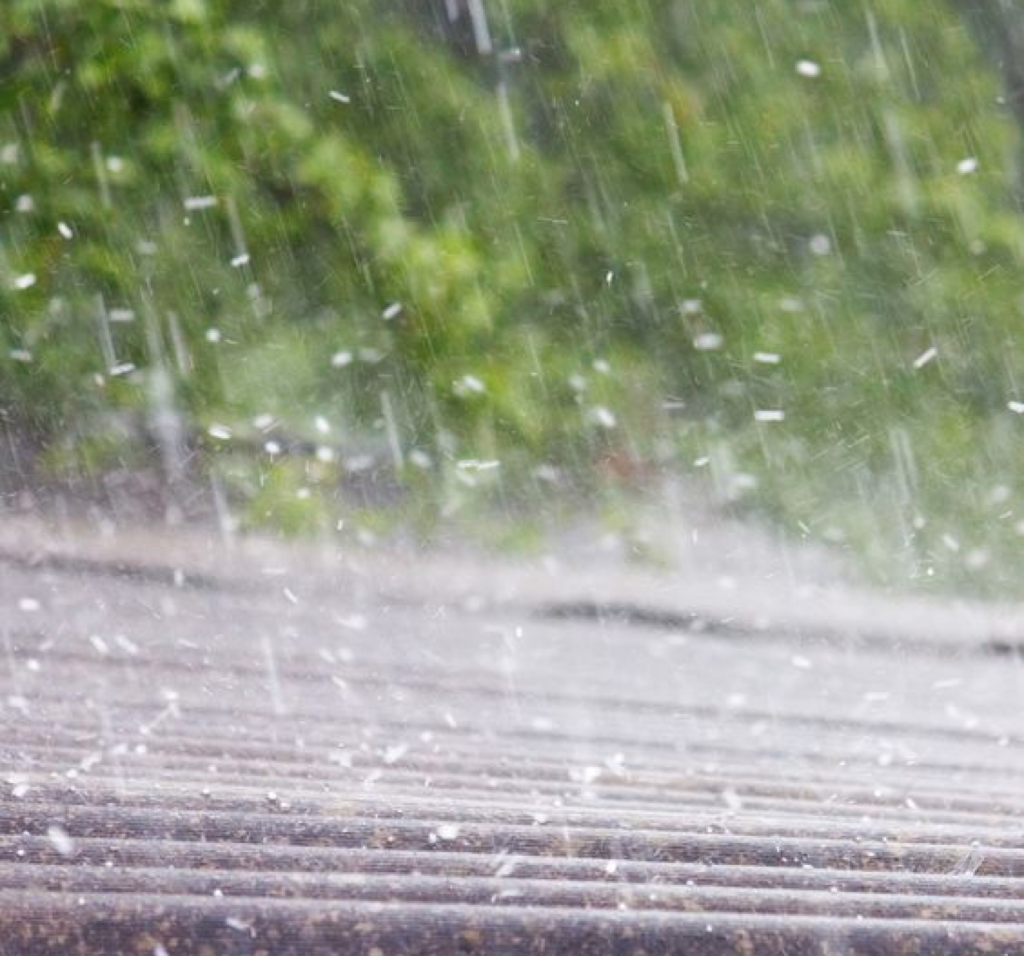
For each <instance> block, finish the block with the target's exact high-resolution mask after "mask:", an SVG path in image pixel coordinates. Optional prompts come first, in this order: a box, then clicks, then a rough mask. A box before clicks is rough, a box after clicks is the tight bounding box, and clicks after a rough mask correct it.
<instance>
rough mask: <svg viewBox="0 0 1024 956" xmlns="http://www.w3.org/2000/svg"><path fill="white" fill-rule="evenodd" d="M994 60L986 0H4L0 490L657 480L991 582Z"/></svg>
mask: <svg viewBox="0 0 1024 956" xmlns="http://www.w3.org/2000/svg"><path fill="white" fill-rule="evenodd" d="M1018 54H1019V55H1018ZM1021 64H1024V5H1021V4H1018V3H1011V2H1002V0H972V2H968V0H962V2H954V0H948V2H942V3H939V2H936V3H921V2H919V0H865V2H860V3H850V2H846V0H805V2H800V0H761V2H753V0H728V2H715V3H711V2H700V0H649V2H644V0H585V2H584V0H558V2H555V0H373V2H368V0H344V2H339V0H330V2H325V0H288V2H277V0H274V2H266V0H264V2H260V0H246V2H241V0H166V2H155V0H88V2H86V0H78V2H76V0H6V2H5V3H4V4H3V5H2V8H0V491H2V493H3V495H4V503H5V507H10V508H18V507H36V506H39V502H40V501H41V500H43V499H44V498H46V496H47V494H50V496H51V498H54V499H55V500H61V501H65V502H66V501H68V500H74V498H75V496H76V495H79V496H80V497H81V498H82V499H83V500H95V499H96V498H97V496H99V497H102V496H103V495H108V496H109V494H110V493H111V489H112V488H115V487H116V486H117V483H118V482H122V484H124V485H125V487H129V488H131V489H134V491H133V494H136V495H137V496H138V494H139V489H142V491H143V492H144V494H148V495H150V496H151V497H152V499H153V501H154V502H156V505H155V508H156V511H157V512H158V513H159V514H160V515H161V516H162V520H175V521H187V520H190V519H191V517H192V516H194V515H196V514H200V513H202V512H203V510H204V508H205V509H211V508H212V511H213V512H214V513H216V515H217V516H218V517H219V519H220V520H221V523H222V524H224V523H225V522H226V521H227V522H229V523H231V524H232V525H233V526H243V527H258V528H262V529H269V530H273V531H280V532H288V533H300V532H326V533H345V534H348V533H362V534H364V536H365V535H368V534H370V533H381V532H382V531H387V530H388V529H389V528H396V527H398V528H403V529H413V532H414V533H415V534H417V535H422V536H426V537H429V536H430V535H432V534H438V533H439V532H441V533H443V530H444V529H446V528H449V527H454V526H456V525H459V526H460V527H483V528H486V529H489V530H488V532H487V533H493V534H495V535H497V536H499V537H501V536H504V538H505V540H508V541H515V540H517V539H518V538H521V537H528V536H529V533H530V529H531V528H533V527H534V526H535V525H536V524H537V523H538V522H540V523H542V524H543V523H544V522H547V521H550V520H554V519H553V518H552V516H558V515H565V514H569V513H572V512H573V511H574V509H576V508H580V507H583V508H586V507H591V506H594V503H595V502H597V503H598V505H597V506H596V507H598V508H600V507H603V505H601V504H600V503H601V502H604V503H605V504H607V502H608V501H614V507H615V508H617V509H618V511H617V513H618V514H619V516H620V519H619V520H622V521H626V522H628V520H629V508H630V505H629V501H630V500H631V496H632V495H639V496H644V495H647V496H648V497H649V496H652V495H653V496H654V497H655V498H656V497H657V495H658V494H660V493H661V492H662V490H663V488H664V483H665V481H666V480H668V479H669V478H671V479H672V480H677V481H682V482H687V483H690V484H692V485H693V486H695V487H700V488H702V489H704V490H705V491H706V492H707V493H708V494H709V495H710V496H711V497H712V498H713V499H714V501H715V502H716V505H717V507H720V508H722V509H726V510H728V511H731V512H733V513H735V514H740V515H756V516H758V518H759V519H761V520H767V521H770V522H772V523H774V524H775V525H776V526H777V527H779V528H781V529H783V531H784V532H785V533H786V534H791V535H793V536H794V537H797V538H800V539H804V540H811V541H814V542H817V543H823V544H825V545H827V546H828V547H831V548H835V549H839V550H841V551H843V552H844V553H846V554H849V555H850V556H852V558H853V559H854V560H856V561H857V562H858V563H859V567H860V568H861V569H862V572H863V573H864V574H865V575H867V576H869V577H871V578H873V579H875V580H878V581H883V582H886V583H894V584H899V585H901V586H902V585H909V586H918V587H925V588H945V589H956V590H965V591H970V592H972V593H978V594H986V595H990V596H992V595H1001V596H1012V595H1016V596H1019V595H1020V593H1021V575H1020V565H1021V563H1022V562H1021V560H1020V557H1021V551H1022V544H1024V510H1022V507H1021V499H1022V488H1021V475H1022V474H1024V414H1022V413H1024V384H1022V378H1024V364H1022V351H1024V346H1022V329H1024V281H1022V269H1021V265H1022V258H1024V229H1022V223H1024V220H1022V213H1021V209H1022V206H1021V199H1022V196H1024V150H1022V145H1021V128H1020V126H1019V124H1021V123H1024V76H1022V74H1021V71H1022V70H1024V66H1022V65H1021ZM211 502H212V504H211ZM226 516H227V517H226Z"/></svg>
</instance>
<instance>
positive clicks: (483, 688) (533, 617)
mask: <svg viewBox="0 0 1024 956" xmlns="http://www.w3.org/2000/svg"><path fill="white" fill-rule="evenodd" d="M178 570H179V571H180V568H179V569H178ZM263 570H264V572H266V573H263V574H262V575H259V574H256V575H249V574H248V572H246V573H240V574H238V575H235V576H234V577H232V578H231V579H230V580H228V579H219V578H217V577H216V576H215V575H214V576H210V575H203V574H199V573H198V572H197V573H194V574H193V573H179V574H175V573H173V569H171V570H169V571H168V573H166V574H164V573H162V572H161V571H160V569H159V567H157V568H156V570H154V569H153V568H150V569H149V570H148V571H147V573H144V574H143V573H129V572H126V571H125V569H124V568H123V567H119V566H118V567H115V566H113V565H105V564H103V563H102V562H98V563H92V564H90V563H89V562H79V563H74V562H68V561H55V560H52V559H47V560H39V561H36V560H30V559H25V560H21V559H18V560H16V559H14V558H12V557H11V556H10V555H8V557H7V558H6V559H4V560H3V561H2V562H0V632H2V635H3V643H4V647H3V654H4V658H3V662H2V663H0V726H2V746H0V780H2V781H3V788H2V791H0V940H2V941H3V942H2V945H0V952H2V953H4V954H5V956H7V954H22V953H24V954H51V953H52V954H58V953H59V954H62V956H67V954H75V953H81V954H101V953H102V954H105V953H139V954H153V956H163V954H177V953H196V952H206V951H209V952H211V953H218V954H235V953H238V954H242V953H254V954H255V953H262V954H280V956H286V954H288V956H290V954H295V956H300V954H301V956H315V954H320V953H324V954H326V953H360V954H368V956H370V954H372V956H383V954H400V953H438V954H442V953H444V954H449V953H479V954H485V953H486V954H526V953H545V954H551V953H565V954H569V953H573V954H588V953H593V954H598V953H607V954H617V953H623V954H625V953H637V954H640V953H672V952H679V951H680V947H681V946H684V945H685V946H688V947H690V949H688V950H687V951H693V952H699V953H701V954H705V956H710V954H715V953H723V954H728V953H767V954H771V953H779V954H782V953H786V954H793V953H833V952H835V953H925V952H967V951H970V952H992V953H1019V952H1024V719H1022V711H1024V708H1022V707H1021V704H1020V702H1021V700H1022V699H1024V660H1022V658H1021V657H1020V656H1018V655H1017V653H1016V647H1015V645H1012V644H1006V643H1005V642H1004V643H1003V644H998V642H985V641H980V642H979V641H973V642H968V643H967V644H965V647H964V649H963V650H962V651H957V650H956V649H955V648H952V649H951V647H950V644H949V641H948V640H944V641H942V642H939V643H937V644H930V643H929V642H928V641H927V640H922V641H919V642H915V641H911V640H907V639H905V638H902V639H899V640H892V641H889V642H888V643H887V641H886V639H885V626H884V621H883V622H879V626H878V628H877V629H876V630H875V631H874V632H872V634H871V635H870V639H868V640H865V639H864V635H863V634H860V635H859V636H858V635H857V634H855V633H853V632H852V631H850V632H849V633H847V632H846V631H844V630H843V629H842V628H838V629H832V630H831V631H829V630H827V629H823V630H821V631H820V632H815V630H814V629H813V628H809V627H802V628H800V629H798V630H794V629H792V628H789V629H784V628H774V629H773V627H772V626H767V627H764V626H762V627H759V628H756V629H752V630H747V629H744V628H743V627H738V626H730V627H724V626H716V622H715V621H713V620H712V621H710V622H708V621H705V620H703V619H701V618H699V617H696V616H694V617H693V618H687V617H685V616H677V617H675V618H671V617H662V618H659V617H658V616H657V615H654V614H652V615H648V617H647V618H644V617H643V616H641V615H636V614H634V615H632V616H631V615H630V614H629V613H627V612H626V611H625V610H624V609H623V607H622V606H621V605H618V604H616V605H609V610H608V613H602V611H601V605H600V604H599V603H598V604H594V603H592V602H591V603H585V604H580V603H579V602H576V603H573V602H568V603H564V604H562V605H558V606H552V605H551V604H550V603H546V604H539V605H538V606H536V607H533V608H531V607H529V606H527V605H526V604H523V603H519V604H515V603H511V604H509V603H506V604H503V603H501V602H488V601H486V600H460V601H454V602H452V601H448V600H444V599H442V598H441V597H440V596H439V598H438V600H437V601H433V602H431V601H428V600H423V599H422V596H421V597H420V598H418V599H416V600H412V599H410V600H406V601H399V600H395V599H394V598H393V597H392V598H386V597H384V596H383V594H384V592H386V591H387V588H386V587H384V588H375V587H373V586H372V582H369V585H370V586H368V583H367V582H366V581H365V580H364V581H362V582H357V583H354V582H353V581H351V580H349V579H347V578H346V577H345V576H344V575H338V576H337V577H332V576H331V575H329V574H328V575H321V576H318V577H315V578H314V577H303V576H297V575H292V574H284V573H283V572H280V569H276V568H270V567H267V568H264V569H263ZM553 612H556V613H553ZM638 623H639V624H642V625H644V626H638ZM717 623H718V624H720V623H721V622H717ZM203 945H205V946H206V947H208V949H207V950H204V949H203V948H202V947H203Z"/></svg>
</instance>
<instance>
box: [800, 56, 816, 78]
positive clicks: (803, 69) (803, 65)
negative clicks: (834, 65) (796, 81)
mask: <svg viewBox="0 0 1024 956" xmlns="http://www.w3.org/2000/svg"><path fill="white" fill-rule="evenodd" d="M796 71H797V73H799V74H800V76H806V77H809V78H812V79H813V78H814V77H816V76H821V67H820V66H819V65H818V64H817V63H815V62H814V60H797V61H796Z"/></svg>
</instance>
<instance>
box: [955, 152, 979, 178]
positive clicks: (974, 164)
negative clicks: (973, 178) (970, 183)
mask: <svg viewBox="0 0 1024 956" xmlns="http://www.w3.org/2000/svg"><path fill="white" fill-rule="evenodd" d="M977 170H978V160H977V158H976V157H974V156H968V157H966V158H965V159H961V160H960V162H959V163H957V164H956V171H957V172H958V173H959V174H960V175H961V176H970V174H971V173H974V172H977Z"/></svg>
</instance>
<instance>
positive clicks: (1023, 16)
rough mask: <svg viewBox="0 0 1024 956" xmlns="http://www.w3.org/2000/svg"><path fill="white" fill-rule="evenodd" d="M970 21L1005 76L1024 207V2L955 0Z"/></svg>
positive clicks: (1017, 187) (1016, 182)
mask: <svg viewBox="0 0 1024 956" xmlns="http://www.w3.org/2000/svg"><path fill="white" fill-rule="evenodd" d="M953 4H954V6H955V7H956V8H957V9H958V10H960V11H961V12H962V13H963V14H964V15H965V16H966V17H967V19H968V21H969V22H970V24H971V26H972V28H973V29H974V32H975V34H976V35H977V37H978V40H979V42H980V43H981V46H982V48H983V50H984V52H985V55H986V56H987V57H988V58H989V59H991V61H992V62H993V63H995V64H996V65H997V67H998V69H999V71H1000V72H1001V74H1002V77H1003V89H1004V99H1005V102H1006V106H1007V109H1009V111H1010V113H1011V115H1012V116H1013V117H1014V121H1015V122H1016V124H1017V153H1016V164H1015V166H1016V168H1015V169H1014V171H1013V177H1012V178H1013V185H1014V188H1015V192H1016V199H1017V203H1018V207H1019V208H1020V209H1021V210H1022V211H1024V4H1022V3H1021V2H1020V0H953Z"/></svg>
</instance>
